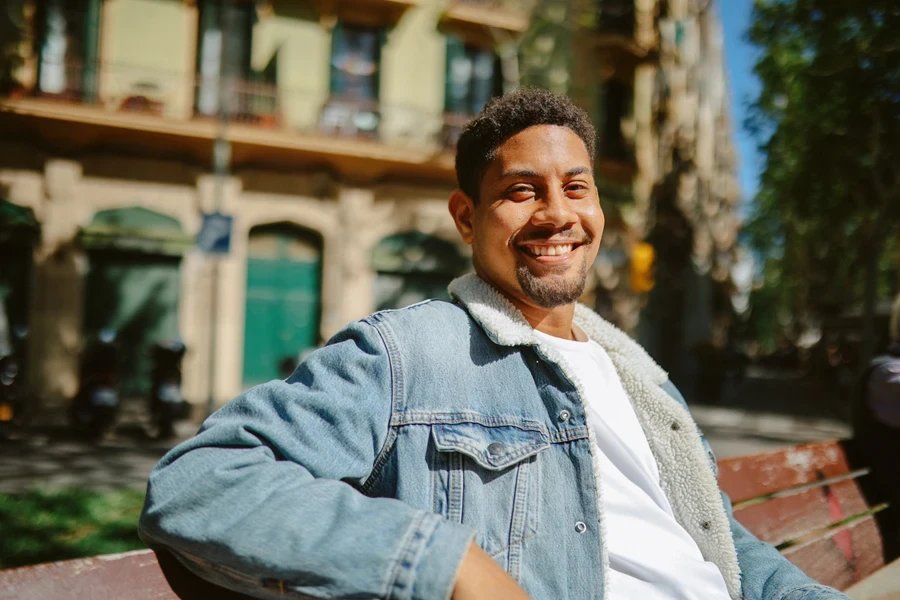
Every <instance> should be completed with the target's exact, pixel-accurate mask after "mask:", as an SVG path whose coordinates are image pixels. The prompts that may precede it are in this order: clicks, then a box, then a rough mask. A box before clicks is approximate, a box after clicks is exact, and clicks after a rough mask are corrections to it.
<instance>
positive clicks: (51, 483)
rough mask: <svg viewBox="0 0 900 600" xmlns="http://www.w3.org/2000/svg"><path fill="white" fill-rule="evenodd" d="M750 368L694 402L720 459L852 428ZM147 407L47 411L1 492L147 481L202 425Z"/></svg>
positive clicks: (18, 444) (0, 451)
mask: <svg viewBox="0 0 900 600" xmlns="http://www.w3.org/2000/svg"><path fill="white" fill-rule="evenodd" d="M749 375H750V376H748V377H747V378H745V379H744V380H743V381H742V382H741V383H740V384H739V385H735V386H732V387H731V388H729V390H728V393H726V394H725V397H724V398H723V401H722V402H721V403H720V404H719V405H716V406H702V405H692V406H691V411H692V412H693V414H694V417H695V418H696V420H697V423H698V425H699V426H700V428H701V429H702V430H703V432H704V433H705V434H706V436H707V438H708V439H709V441H710V444H711V445H712V448H713V451H714V452H715V453H716V456H717V457H718V458H728V457H731V456H740V455H744V454H753V453H756V452H765V451H768V450H775V449H778V448H785V447H789V446H794V445H796V444H800V443H804V442H812V441H817V440H828V439H838V438H845V437H849V436H850V435H851V430H850V427H849V425H847V423H846V422H845V421H844V420H842V419H841V418H839V416H840V412H841V411H840V410H837V409H835V407H836V406H838V407H839V405H838V404H837V403H838V402H839V401H838V400H837V399H835V398H828V397H827V394H828V393H829V390H828V389H827V385H826V384H825V383H823V382H815V381H810V380H808V379H803V378H798V377H784V376H782V377H777V376H774V375H773V374H771V373H765V372H751V373H750V374H749ZM142 410H143V409H142V405H141V404H140V403H132V404H130V405H129V404H126V405H125V406H124V407H123V414H122V416H121V418H120V420H119V425H118V427H117V428H116V431H115V433H114V435H113V436H111V437H110V438H108V439H106V440H104V441H103V442H100V443H96V444H94V443H89V442H85V441H82V440H79V439H77V438H76V437H74V436H73V435H72V433H71V431H70V430H69V428H68V427H67V426H66V425H65V421H64V419H60V418H52V417H51V418H50V419H47V418H45V419H44V423H42V424H40V425H39V426H37V427H35V428H34V430H32V431H30V432H29V433H28V435H27V436H25V437H23V438H22V439H19V440H13V441H10V442H7V443H5V444H2V445H0V493H15V492H21V491H24V490H27V489H29V488H32V487H42V488H60V487H66V486H72V485H80V486H86V487H89V488H93V489H111V488H118V487H123V486H134V487H138V488H143V487H144V486H145V485H146V481H147V476H148V475H149V473H150V470H151V469H152V468H153V466H154V465H155V464H156V463H157V462H158V461H159V459H160V458H161V457H162V456H163V454H165V452H166V451H167V450H168V449H169V448H171V447H172V446H173V445H175V444H176V443H178V442H179V441H181V440H184V439H187V438H189V437H190V436H192V435H193V434H194V433H195V432H196V430H197V427H198V425H197V424H196V423H192V422H181V423H178V425H177V427H176V434H177V435H176V437H175V438H173V439H172V440H165V441H159V440H154V439H152V438H150V436H149V435H148V434H147V432H146V431H145V428H144V424H143V421H142V419H143V418H144V417H143V412H142ZM828 415H831V416H828Z"/></svg>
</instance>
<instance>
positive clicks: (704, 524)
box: [700, 521, 712, 529]
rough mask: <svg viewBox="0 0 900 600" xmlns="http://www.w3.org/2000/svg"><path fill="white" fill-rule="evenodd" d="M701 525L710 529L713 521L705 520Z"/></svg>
mask: <svg viewBox="0 0 900 600" xmlns="http://www.w3.org/2000/svg"><path fill="white" fill-rule="evenodd" d="M700 527H702V528H703V529H709V528H710V527H712V523H710V522H709V521H703V523H701V524H700Z"/></svg>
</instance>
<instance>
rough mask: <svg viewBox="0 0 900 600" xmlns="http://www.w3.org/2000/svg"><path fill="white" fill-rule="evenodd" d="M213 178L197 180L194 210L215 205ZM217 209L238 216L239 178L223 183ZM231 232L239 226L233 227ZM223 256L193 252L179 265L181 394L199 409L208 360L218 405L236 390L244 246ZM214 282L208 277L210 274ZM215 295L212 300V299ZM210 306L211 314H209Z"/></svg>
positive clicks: (206, 384)
mask: <svg viewBox="0 0 900 600" xmlns="http://www.w3.org/2000/svg"><path fill="white" fill-rule="evenodd" d="M215 187H216V184H215V177H214V176H212V175H203V176H201V177H199V178H198V180H197V200H198V205H199V206H198V208H199V209H200V210H201V211H202V212H212V211H213V210H214V207H215V193H216V189H215ZM222 193H223V198H222V205H221V211H222V212H223V213H225V214H229V215H232V216H234V217H235V218H237V212H238V211H237V208H238V202H239V200H240V195H241V180H240V179H239V178H238V177H228V178H227V179H226V181H225V185H224V186H223V190H222ZM234 230H240V228H239V227H237V226H235V227H234V228H233V231H234ZM232 248H233V251H232V252H231V253H230V254H228V255H226V256H221V257H220V256H207V255H203V254H201V253H199V251H196V250H195V251H192V252H190V253H188V254H187V255H186V256H185V258H184V261H183V263H182V276H181V281H182V286H181V293H182V300H181V306H180V308H181V311H180V319H179V320H180V325H181V327H182V335H183V336H184V340H185V344H186V345H187V346H188V348H189V349H190V352H189V353H188V354H187V356H185V362H184V369H183V372H184V383H183V385H184V390H185V396H186V397H187V398H188V400H190V401H191V402H192V403H194V404H195V405H196V406H197V407H198V408H199V412H200V413H204V412H205V407H206V402H207V400H208V398H209V372H210V370H209V369H210V360H215V381H214V397H215V400H216V404H217V405H221V404H224V403H225V402H227V401H229V400H231V399H232V398H233V397H234V396H236V395H237V394H238V393H240V391H241V372H242V367H243V364H242V361H243V334H244V320H243V317H244V305H243V302H244V286H245V282H244V281H243V279H242V276H243V274H244V270H243V263H244V262H246V246H245V245H243V244H239V245H237V250H238V251H239V252H235V251H234V248H235V246H234V245H233V246H232ZM216 272H217V276H216V277H215V279H216V281H215V282H214V281H213V278H214V274H215V273H216ZM213 295H215V302H214V301H213ZM213 305H215V308H216V310H215V313H216V314H215V315H213ZM213 318H215V324H214V326H215V327H216V341H215V347H211V346H210V339H211V338H210V327H211V326H213V322H212V320H213Z"/></svg>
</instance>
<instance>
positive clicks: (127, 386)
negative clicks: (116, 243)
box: [84, 250, 181, 397]
mask: <svg viewBox="0 0 900 600" xmlns="http://www.w3.org/2000/svg"><path fill="white" fill-rule="evenodd" d="M88 259H89V267H88V273H87V280H86V282H85V295H84V302H85V319H84V333H85V335H87V336H93V335H95V334H96V333H97V332H98V331H100V330H101V329H114V330H115V331H116V334H117V335H116V339H117V342H118V346H119V351H120V365H119V377H120V393H121V394H122V396H123V397H128V396H144V395H146V394H147V391H148V390H149V389H150V370H151V366H152V365H151V362H150V348H151V346H152V345H153V344H154V342H157V341H160V340H165V339H169V338H172V337H173V336H175V335H176V334H177V333H178V290H179V281H180V276H179V266H180V264H181V259H180V257H178V256H165V255H153V254H142V253H138V252H122V251H118V250H91V251H90V252H89V254H88Z"/></svg>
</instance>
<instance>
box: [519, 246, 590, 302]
mask: <svg viewBox="0 0 900 600" xmlns="http://www.w3.org/2000/svg"><path fill="white" fill-rule="evenodd" d="M587 273H588V264H587V257H586V256H585V257H584V258H582V262H581V267H580V272H579V273H578V274H577V276H576V277H574V278H571V277H565V276H563V275H560V277H558V278H557V277H554V276H553V275H544V276H543V277H536V276H535V275H534V273H532V272H531V271H530V270H529V269H528V266H527V265H526V264H525V263H524V262H523V261H519V262H518V264H517V265H516V279H517V280H518V281H519V285H520V286H521V287H522V291H524V292H525V294H526V295H527V296H528V297H529V298H531V299H532V300H534V301H535V302H536V303H537V305H538V306H541V307H543V308H556V307H557V306H564V305H566V304H574V303H575V302H577V301H578V299H579V298H581V294H583V293H584V286H585V285H586V283H587Z"/></svg>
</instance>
